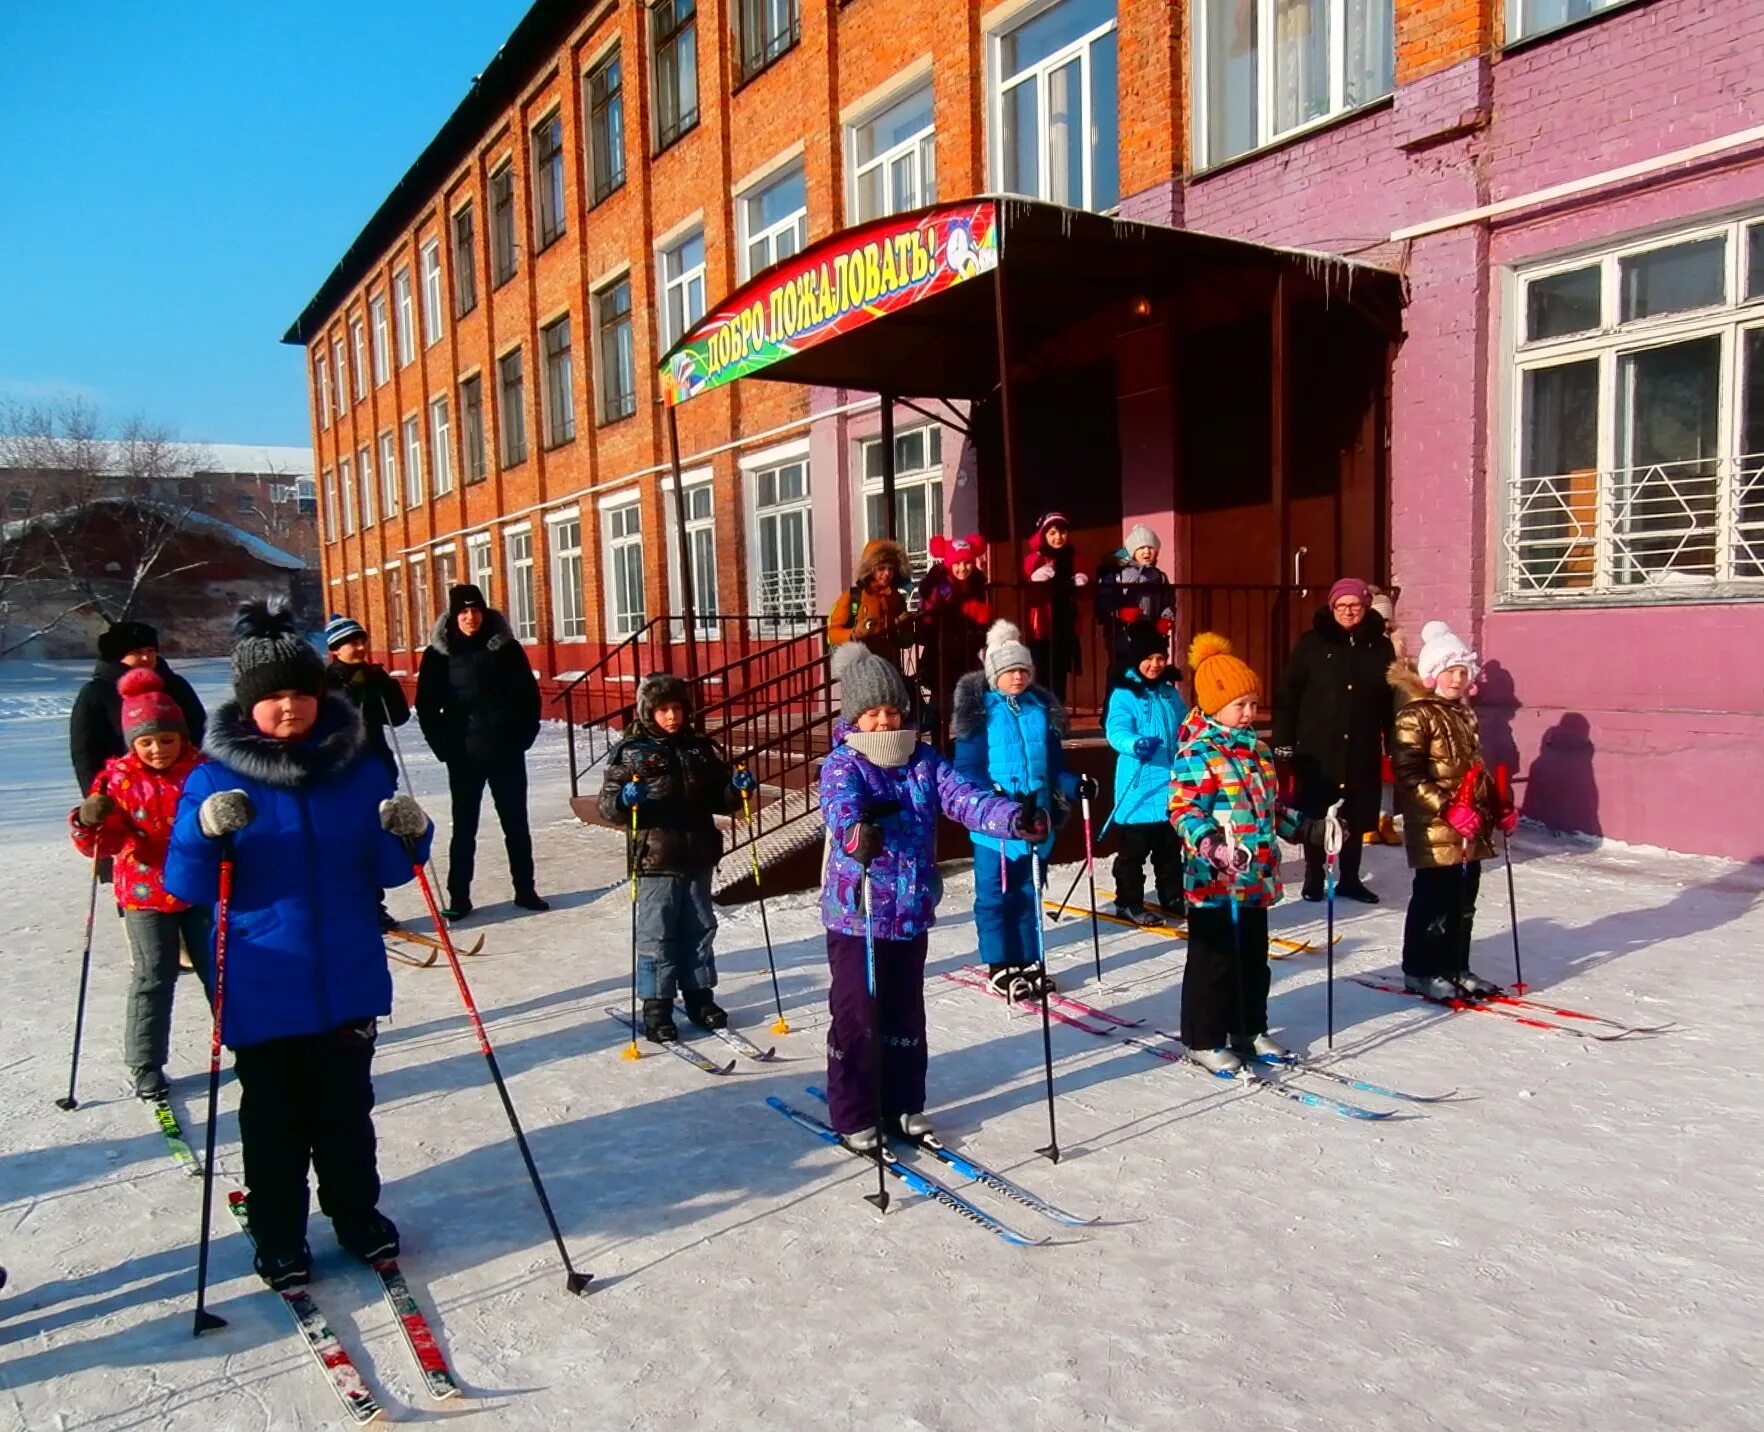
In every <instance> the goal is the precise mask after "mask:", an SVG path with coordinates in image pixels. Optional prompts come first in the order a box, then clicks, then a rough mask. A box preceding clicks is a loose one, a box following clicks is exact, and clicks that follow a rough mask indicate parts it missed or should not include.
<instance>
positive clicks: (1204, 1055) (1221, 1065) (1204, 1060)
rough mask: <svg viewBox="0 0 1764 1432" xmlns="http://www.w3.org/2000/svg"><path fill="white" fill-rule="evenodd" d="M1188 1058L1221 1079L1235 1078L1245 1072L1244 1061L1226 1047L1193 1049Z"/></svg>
mask: <svg viewBox="0 0 1764 1432" xmlns="http://www.w3.org/2000/svg"><path fill="white" fill-rule="evenodd" d="M1188 1057H1189V1058H1190V1059H1192V1060H1194V1062H1195V1063H1196V1064H1198V1065H1200V1067H1201V1068H1202V1069H1205V1070H1206V1071H1207V1073H1209V1074H1217V1075H1219V1076H1220V1077H1221V1078H1227V1079H1230V1078H1235V1077H1236V1076H1237V1075H1238V1074H1240V1073H1241V1072H1242V1071H1243V1060H1241V1059H1239V1058H1238V1057H1237V1055H1236V1054H1234V1053H1233V1052H1232V1051H1231V1049H1230V1048H1228V1047H1227V1046H1224V1045H1221V1046H1220V1047H1219V1048H1217V1049H1191V1050H1189V1051H1188Z"/></svg>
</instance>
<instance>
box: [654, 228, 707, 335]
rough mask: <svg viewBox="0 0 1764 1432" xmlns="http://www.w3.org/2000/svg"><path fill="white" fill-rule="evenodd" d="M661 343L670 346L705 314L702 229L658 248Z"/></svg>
mask: <svg viewBox="0 0 1764 1432" xmlns="http://www.w3.org/2000/svg"><path fill="white" fill-rule="evenodd" d="M661 284H662V333H661V346H662V348H663V349H664V350H666V349H669V348H672V347H673V346H674V345H675V344H676V343H678V342H679V341H680V339H681V337H682V336H683V335H684V334H685V333H686V332H687V331H688V330H689V329H690V328H691V327H692V325H693V324H695V323H697V322H698V320H699V319H701V318H703V317H704V230H703V229H694V230H693V231H692V232H691V233H689V234H687V235H685V236H684V237H682V238H679V239H676V240H675V241H674V242H673V243H671V244H669V245H668V246H667V247H666V248H665V249H663V250H662V251H661Z"/></svg>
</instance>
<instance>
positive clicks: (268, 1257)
mask: <svg viewBox="0 0 1764 1432" xmlns="http://www.w3.org/2000/svg"><path fill="white" fill-rule="evenodd" d="M251 1267H252V1269H253V1270H254V1271H255V1272H256V1273H257V1276H258V1277H260V1278H262V1279H263V1281H264V1282H265V1283H266V1284H267V1285H268V1286H269V1287H270V1289H271V1291H273V1292H277V1293H280V1292H283V1291H285V1290H286V1289H288V1288H298V1287H299V1286H300V1285H301V1284H303V1283H310V1282H311V1281H312V1249H310V1248H309V1247H307V1246H306V1240H305V1239H302V1240H301V1241H300V1246H299V1247H298V1248H296V1249H294V1250H293V1251H292V1252H287V1253H275V1252H267V1253H266V1252H265V1251H264V1250H263V1249H261V1248H260V1249H259V1250H258V1251H257V1252H256V1254H254V1255H253V1256H252V1259H251Z"/></svg>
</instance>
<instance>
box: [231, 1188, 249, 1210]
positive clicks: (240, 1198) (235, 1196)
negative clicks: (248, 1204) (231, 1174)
mask: <svg viewBox="0 0 1764 1432" xmlns="http://www.w3.org/2000/svg"><path fill="white" fill-rule="evenodd" d="M244 1201H245V1195H244V1194H243V1193H241V1192H240V1191H239V1190H238V1189H236V1188H232V1189H228V1190H227V1205H228V1207H231V1208H237V1207H238V1206H239V1205H240V1204H241V1203H243V1202H244Z"/></svg>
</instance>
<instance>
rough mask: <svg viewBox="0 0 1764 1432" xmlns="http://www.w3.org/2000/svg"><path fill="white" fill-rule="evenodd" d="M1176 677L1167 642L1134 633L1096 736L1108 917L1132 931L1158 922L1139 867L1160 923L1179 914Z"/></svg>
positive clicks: (1149, 628) (1149, 630) (1146, 632)
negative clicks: (1106, 763)
mask: <svg viewBox="0 0 1764 1432" xmlns="http://www.w3.org/2000/svg"><path fill="white" fill-rule="evenodd" d="M1180 674H1181V673H1180V672H1178V671H1177V670H1176V668H1175V667H1174V666H1173V665H1172V664H1171V662H1170V642H1169V638H1168V637H1166V636H1165V635H1164V634H1163V633H1162V632H1160V631H1159V630H1158V629H1157V627H1156V626H1154V625H1151V624H1149V623H1148V624H1146V625H1143V626H1135V627H1134V628H1133V629H1132V630H1131V631H1130V632H1129V633H1128V635H1127V655H1126V658H1125V659H1124V661H1123V662H1122V664H1121V665H1120V666H1119V667H1118V668H1116V673H1115V676H1114V679H1113V680H1112V681H1111V682H1110V683H1109V704H1108V714H1107V717H1106V720H1105V722H1104V725H1103V734H1104V735H1106V736H1107V737H1108V742H1109V745H1111V746H1112V747H1114V749H1115V751H1116V753H1117V754H1118V757H1119V759H1118V760H1117V761H1116V762H1115V813H1114V814H1113V815H1112V816H1111V817H1110V820H1111V821H1112V822H1113V824H1114V829H1115V833H1116V835H1117V836H1118V837H1119V840H1120V845H1119V847H1118V849H1117V851H1116V854H1115V914H1116V916H1117V917H1119V918H1120V919H1123V920H1131V921H1133V922H1134V923H1135V924H1139V925H1157V924H1160V923H1162V922H1163V920H1164V919H1165V918H1166V916H1164V915H1154V914H1151V913H1150V912H1149V911H1147V909H1146V908H1145V862H1146V860H1147V858H1149V859H1150V860H1151V863H1152V873H1153V875H1154V876H1155V877H1156V880H1157V889H1158V904H1159V905H1160V906H1161V907H1162V908H1163V909H1164V910H1165V911H1167V912H1169V914H1168V918H1170V919H1177V918H1180V916H1181V912H1182V842H1181V841H1180V840H1179V839H1178V838H1177V836H1176V831H1175V828H1174V827H1173V826H1172V825H1171V824H1170V810H1169V806H1170V769H1171V767H1172V766H1173V765H1174V764H1175V761H1176V742H1177V737H1178V733H1179V732H1180V731H1181V729H1182V716H1183V703H1182V695H1181V693H1180V692H1179V691H1178V690H1177V689H1176V680H1177V677H1178V676H1180Z"/></svg>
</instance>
